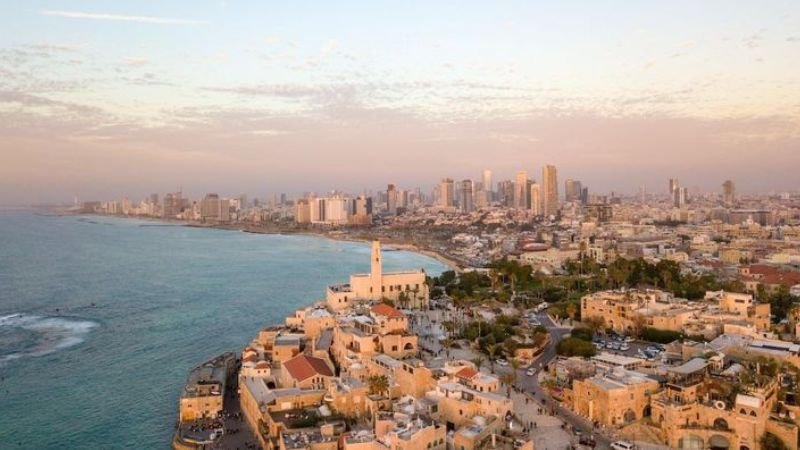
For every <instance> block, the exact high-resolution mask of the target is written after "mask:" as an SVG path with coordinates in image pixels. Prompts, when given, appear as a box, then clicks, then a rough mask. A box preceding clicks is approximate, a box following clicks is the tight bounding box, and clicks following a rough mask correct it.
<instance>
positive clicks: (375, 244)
mask: <svg viewBox="0 0 800 450" xmlns="http://www.w3.org/2000/svg"><path fill="white" fill-rule="evenodd" d="M382 264H383V261H381V241H372V260H371V265H372V266H371V267H372V268H371V270H370V273H369V278H370V286H372V298H373V299H380V298H381V297H383V293H382V292H381V287H382V286H383V267H382Z"/></svg>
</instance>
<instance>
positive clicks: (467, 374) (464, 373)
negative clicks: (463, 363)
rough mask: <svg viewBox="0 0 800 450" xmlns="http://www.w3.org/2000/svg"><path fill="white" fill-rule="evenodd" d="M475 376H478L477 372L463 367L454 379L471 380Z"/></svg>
mask: <svg viewBox="0 0 800 450" xmlns="http://www.w3.org/2000/svg"><path fill="white" fill-rule="evenodd" d="M477 374H478V372H477V371H476V370H475V369H473V368H472V367H469V366H467V367H464V368H463V369H461V370H459V371H458V372H456V377H458V378H463V379H465V380H471V379H472V377H474V376H475V375H477Z"/></svg>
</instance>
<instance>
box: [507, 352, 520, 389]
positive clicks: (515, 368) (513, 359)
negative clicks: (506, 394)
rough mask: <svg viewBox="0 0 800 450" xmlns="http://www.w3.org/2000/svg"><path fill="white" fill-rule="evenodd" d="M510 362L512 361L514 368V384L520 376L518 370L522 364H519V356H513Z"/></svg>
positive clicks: (512, 375)
mask: <svg viewBox="0 0 800 450" xmlns="http://www.w3.org/2000/svg"><path fill="white" fill-rule="evenodd" d="M509 362H510V363H511V369H512V371H511V384H512V385H514V384H516V383H517V378H518V377H519V374H518V373H517V372H518V371H519V365H520V364H519V360H518V359H517V358H511V360H510V361H509Z"/></svg>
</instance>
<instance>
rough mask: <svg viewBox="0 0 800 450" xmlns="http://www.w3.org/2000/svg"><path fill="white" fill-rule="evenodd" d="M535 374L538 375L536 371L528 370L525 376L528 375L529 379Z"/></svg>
mask: <svg viewBox="0 0 800 450" xmlns="http://www.w3.org/2000/svg"><path fill="white" fill-rule="evenodd" d="M535 373H536V371H535V370H533V369H528V370H526V371H525V375H527V376H529V377H532V376H533V375H534V374H535Z"/></svg>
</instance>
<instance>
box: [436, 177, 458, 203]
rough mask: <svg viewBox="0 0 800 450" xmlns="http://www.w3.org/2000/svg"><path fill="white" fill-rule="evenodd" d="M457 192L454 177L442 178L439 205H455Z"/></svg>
mask: <svg viewBox="0 0 800 450" xmlns="http://www.w3.org/2000/svg"><path fill="white" fill-rule="evenodd" d="M454 197H455V192H454V191H453V179H452V178H442V181H441V182H440V183H439V206H441V207H443V208H449V207H452V206H453V201H454V200H455V198H454Z"/></svg>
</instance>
